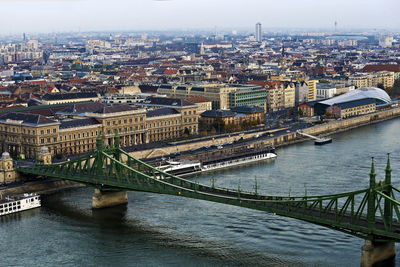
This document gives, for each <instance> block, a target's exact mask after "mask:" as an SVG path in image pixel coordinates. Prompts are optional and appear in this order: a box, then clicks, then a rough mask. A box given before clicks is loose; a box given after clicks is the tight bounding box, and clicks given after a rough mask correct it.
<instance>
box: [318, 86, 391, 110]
mask: <svg viewBox="0 0 400 267" xmlns="http://www.w3.org/2000/svg"><path fill="white" fill-rule="evenodd" d="M361 99H373V100H374V101H375V103H376V105H377V106H378V105H386V104H390V103H391V102H392V100H391V98H390V96H389V95H388V94H387V93H386V92H385V90H382V89H380V88H376V87H362V88H359V89H355V90H353V91H350V92H348V93H345V94H343V95H339V96H335V97H332V98H329V99H326V100H323V101H321V102H319V103H317V104H315V106H314V109H315V113H316V114H318V115H323V114H325V112H326V109H327V108H328V107H329V106H332V105H334V104H340V103H346V102H349V101H354V100H361Z"/></svg>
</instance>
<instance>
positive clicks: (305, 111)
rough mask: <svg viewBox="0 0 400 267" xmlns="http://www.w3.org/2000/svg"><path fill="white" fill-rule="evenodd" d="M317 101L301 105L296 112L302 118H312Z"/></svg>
mask: <svg viewBox="0 0 400 267" xmlns="http://www.w3.org/2000/svg"><path fill="white" fill-rule="evenodd" d="M318 102H319V100H314V101H308V102H305V103H302V104H300V105H299V106H298V110H299V112H300V114H301V116H303V117H312V116H314V114H315V112H314V106H315V104H317V103H318Z"/></svg>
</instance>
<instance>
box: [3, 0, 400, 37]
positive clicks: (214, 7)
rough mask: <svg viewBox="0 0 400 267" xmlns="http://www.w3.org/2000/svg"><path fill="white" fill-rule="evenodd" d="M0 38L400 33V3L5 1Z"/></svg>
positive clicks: (318, 0) (334, 0) (324, 0)
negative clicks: (112, 33) (192, 32)
mask: <svg viewBox="0 0 400 267" xmlns="http://www.w3.org/2000/svg"><path fill="white" fill-rule="evenodd" d="M0 10H1V12H0V33H1V34H8V33H19V32H27V33H29V32H60V31H79V30H80V31H91V30H105V31H109V30H132V31H134V30H166V29H191V28H214V27H215V26H217V28H221V29H222V28H232V29H234V28H238V29H249V30H252V29H253V28H254V24H255V23H256V22H261V23H262V25H263V28H264V30H268V28H269V27H272V28H276V27H282V28H333V24H334V21H335V20H336V21H337V22H338V29H349V28H379V29H382V28H383V29H400V16H399V14H400V0H201V1H200V0H198V1H195V0H164V1H161V0H158V1H156V0H0Z"/></svg>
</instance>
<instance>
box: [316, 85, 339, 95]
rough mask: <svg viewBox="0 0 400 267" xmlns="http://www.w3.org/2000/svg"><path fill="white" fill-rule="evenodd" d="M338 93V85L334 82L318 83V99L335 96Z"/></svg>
mask: <svg viewBox="0 0 400 267" xmlns="http://www.w3.org/2000/svg"><path fill="white" fill-rule="evenodd" d="M335 94H336V87H335V86H334V85H332V84H318V85H317V99H326V98H331V97H334V96H335Z"/></svg>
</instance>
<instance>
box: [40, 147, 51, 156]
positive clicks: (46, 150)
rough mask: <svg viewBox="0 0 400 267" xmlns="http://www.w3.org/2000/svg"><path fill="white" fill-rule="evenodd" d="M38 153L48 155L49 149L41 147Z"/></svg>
mask: <svg viewBox="0 0 400 267" xmlns="http://www.w3.org/2000/svg"><path fill="white" fill-rule="evenodd" d="M40 153H41V154H44V153H49V149H48V148H47V147H45V146H42V148H41V149H40Z"/></svg>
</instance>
